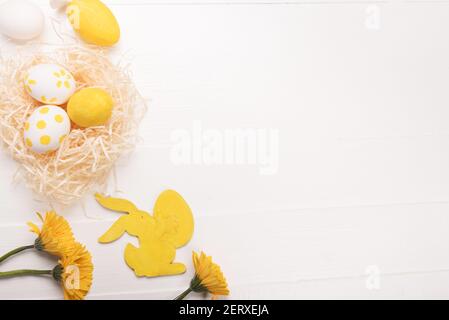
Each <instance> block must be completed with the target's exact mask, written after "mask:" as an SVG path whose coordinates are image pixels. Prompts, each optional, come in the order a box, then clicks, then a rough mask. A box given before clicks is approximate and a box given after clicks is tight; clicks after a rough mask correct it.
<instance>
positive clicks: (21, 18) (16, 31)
mask: <svg viewBox="0 0 449 320" xmlns="http://www.w3.org/2000/svg"><path fill="white" fill-rule="evenodd" d="M44 20H45V19H44V14H43V13H42V10H41V9H40V7H38V6H37V5H35V4H34V3H33V2H31V1H28V0H9V1H6V2H4V3H3V4H1V5H0V32H1V33H3V34H4V35H5V36H7V37H9V38H11V39H14V40H31V39H34V38H36V37H38V36H39V35H40V34H41V33H42V31H43V29H44Z"/></svg>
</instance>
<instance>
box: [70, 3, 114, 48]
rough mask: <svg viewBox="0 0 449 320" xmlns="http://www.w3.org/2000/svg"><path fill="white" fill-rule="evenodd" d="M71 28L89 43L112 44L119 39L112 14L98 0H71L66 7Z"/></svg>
mask: <svg viewBox="0 0 449 320" xmlns="http://www.w3.org/2000/svg"><path fill="white" fill-rule="evenodd" d="M66 12H67V16H68V18H69V21H70V24H71V25H72V27H73V29H74V30H75V31H76V32H78V34H79V35H80V37H81V38H82V39H83V40H84V41H86V42H87V43H90V44H95V45H98V46H113V45H114V44H116V43H117V42H118V41H119V39H120V27H119V25H118V22H117V19H116V18H115V17H114V14H113V13H112V12H111V10H109V8H108V7H107V6H106V5H105V4H103V3H102V2H101V1H99V0H72V1H71V2H70V3H69V5H68V6H67V9H66Z"/></svg>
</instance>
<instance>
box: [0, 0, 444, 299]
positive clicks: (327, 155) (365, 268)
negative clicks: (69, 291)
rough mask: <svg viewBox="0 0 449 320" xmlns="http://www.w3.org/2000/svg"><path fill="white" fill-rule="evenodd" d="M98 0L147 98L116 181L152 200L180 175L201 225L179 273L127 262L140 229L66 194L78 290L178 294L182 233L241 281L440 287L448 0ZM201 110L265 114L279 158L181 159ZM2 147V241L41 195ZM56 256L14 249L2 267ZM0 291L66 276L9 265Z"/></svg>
mask: <svg viewBox="0 0 449 320" xmlns="http://www.w3.org/2000/svg"><path fill="white" fill-rule="evenodd" d="M38 2H39V3H40V4H41V5H42V7H43V8H44V9H45V11H46V12H47V16H48V17H52V18H51V19H55V20H56V21H64V16H62V15H60V14H57V13H54V12H52V11H51V10H50V9H49V7H48V4H47V1H45V0H41V1H38ZM106 2H107V3H108V4H109V5H110V6H111V8H112V10H113V11H114V12H115V14H116V16H117V18H118V19H119V21H120V24H121V27H122V32H123V37H122V40H121V43H120V45H119V46H118V47H117V48H115V49H114V50H113V51H112V52H111V57H112V58H113V59H118V58H123V57H124V59H125V60H126V61H129V62H130V63H131V65H132V67H131V68H132V71H133V78H134V80H135V82H136V84H137V86H138V87H139V89H140V90H141V92H142V94H143V95H144V96H145V97H146V98H147V99H148V101H149V104H150V109H149V112H148V115H147V117H146V118H145V119H144V121H143V123H142V126H141V136H142V138H143V141H142V143H141V144H140V145H139V146H138V148H137V150H136V152H135V153H134V154H133V155H132V156H131V157H129V158H128V159H125V160H124V161H122V162H121V163H120V165H119V166H118V168H117V188H118V189H119V190H120V191H122V193H115V194H116V195H120V196H124V197H128V198H129V199H133V200H134V201H135V202H136V203H137V204H138V205H139V206H140V207H141V208H143V209H148V210H150V209H151V208H152V206H153V203H154V200H155V199H156V197H157V195H158V193H159V192H161V191H162V190H164V189H166V188H173V189H176V190H178V191H179V192H180V193H182V194H183V195H184V196H185V198H186V199H187V200H188V201H189V203H190V204H191V206H192V208H193V210H194V213H195V218H196V231H195V235H194V239H193V240H192V241H191V243H190V244H189V245H188V246H187V247H185V248H183V249H181V250H179V251H178V256H177V260H179V261H181V262H184V263H186V264H187V265H188V268H189V271H188V273H187V274H186V275H183V276H175V277H165V278H155V279H138V278H136V277H135V276H134V274H133V273H132V272H131V270H130V269H129V268H128V267H127V266H126V265H125V263H124V262H123V248H124V246H125V245H126V243H127V242H129V241H131V242H134V241H135V240H133V239H132V238H130V237H128V236H125V237H124V238H122V239H121V240H120V241H119V242H117V243H114V244H111V245H100V244H98V243H97V242H96V239H97V238H98V237H99V236H100V235H101V234H102V232H103V231H104V230H106V229H107V228H108V226H109V225H110V224H111V222H112V221H113V220H114V218H116V216H115V215H114V214H113V213H111V212H107V211H105V210H103V209H101V208H100V207H99V206H98V205H97V204H96V203H95V202H94V201H93V199H92V198H91V197H89V198H87V199H86V200H85V201H84V207H85V210H83V208H82V206H81V205H80V204H79V205H76V206H74V207H72V208H69V209H68V210H66V211H65V212H64V214H65V215H66V217H67V218H68V219H69V220H70V222H71V223H72V225H73V228H74V231H75V234H76V237H77V238H78V239H79V240H80V241H82V242H84V243H85V244H86V245H87V246H88V248H89V249H90V251H91V252H92V253H93V256H94V262H95V280H94V285H93V287H92V291H91V294H90V295H89V298H91V299H113V298H118V299H171V298H173V297H174V296H175V295H176V294H178V293H179V292H180V291H182V290H183V289H184V288H185V287H186V286H187V285H188V283H189V281H190V277H191V275H192V263H191V261H190V254H191V251H192V250H205V251H206V252H207V253H208V254H210V255H213V256H214V258H215V260H216V261H217V262H218V263H219V264H220V265H221V266H222V268H223V270H224V272H225V274H226V276H227V278H228V281H229V285H230V288H231V291H232V295H231V298H234V299H259V298H260V299H270V298H272V299H282V298H285V299H295V298H296V299H303V298H304V299H310V298H338V299H340V298H362V299H365V298H373V299H378V298H387V299H390V298H392V299H397V298H413V299H414V298H449V232H448V231H449V145H448V142H449V126H448V122H449V41H448V38H449V2H448V1H431V0H427V1H426V0H423V1H400V0H387V1H375V2H369V1H364V0H360V1H341V0H328V1H314V0H311V1H301V0H298V1H280V0H279V1H277V0H271V1H261V0H247V1H237V0H235V1H232V0H231V1H220V0H197V1H189V0H164V1H158V0H110V1H106ZM51 19H48V22H47V24H48V25H47V29H46V33H45V35H44V36H43V40H46V41H50V42H51V41H57V37H56V36H55V33H54V30H53V28H52V27H51V23H50V20H51ZM61 28H62V30H67V32H69V33H70V32H71V30H70V29H69V27H68V26H67V25H66V24H62V25H61ZM0 45H1V47H0V49H1V50H2V52H7V51H8V50H9V49H12V48H14V46H15V45H14V44H11V43H8V42H7V41H6V39H4V38H2V40H1V42H0ZM198 126H201V127H202V129H203V130H204V131H209V133H210V130H215V131H214V132H216V133H217V132H218V133H224V132H226V130H235V129H253V130H261V132H271V131H270V130H275V131H274V132H278V133H279V136H278V142H279V143H278V149H275V153H274V155H276V156H278V170H277V171H276V170H275V171H273V172H271V173H273V174H271V175H263V174H261V171H260V168H261V167H260V166H258V165H257V163H256V164H251V163H246V164H245V163H243V164H234V165H232V164H228V165H217V164H212V165H206V164H204V163H203V164H201V163H200V164H194V163H192V164H184V165H179V164H176V163H174V161H173V159H172V158H171V156H170V155H171V152H172V151H173V145H174V141H173V139H172V137H173V134H175V133H177V132H179V130H183V129H185V130H188V132H193V130H194V128H195V127H198ZM217 130H218V131H217ZM276 130H277V131H276ZM192 134H193V133H192ZM259 142H264V141H259ZM276 150H278V151H276ZM231 151H232V150H231ZM258 160H260V159H258ZM0 163H1V164H0V168H1V170H0V252H5V251H7V250H9V249H12V248H14V247H16V246H18V245H23V244H29V243H30V242H31V241H32V240H33V239H34V236H33V235H32V234H30V233H28V232H27V227H26V226H25V222H26V221H28V220H30V219H34V212H35V211H37V210H41V211H45V209H48V207H47V206H46V205H45V204H43V203H39V202H36V201H34V200H33V195H32V194H31V193H30V192H29V191H28V190H27V189H25V188H24V187H23V186H22V185H12V184H11V181H12V176H13V173H14V171H15V164H14V163H13V161H12V160H10V159H9V158H8V157H6V156H5V155H4V154H1V155H0ZM113 189H114V188H113V186H112V185H111V190H113ZM53 264H54V261H53V260H51V259H48V258H47V257H45V256H39V257H36V256H35V254H33V253H24V254H22V255H20V256H19V257H17V258H15V259H13V260H10V261H8V262H6V263H5V264H4V265H2V266H1V270H7V269H14V268H16V267H36V268H46V267H49V266H51V265H53ZM378 273H379V274H378ZM0 298H2V299H23V298H31V299H36V298H51V299H53V298H61V293H60V290H59V288H58V287H57V286H56V285H55V284H53V283H52V281H50V280H48V279H42V278H39V279H34V278H27V279H10V280H3V281H2V282H0ZM192 298H201V297H200V296H195V295H193V296H192Z"/></svg>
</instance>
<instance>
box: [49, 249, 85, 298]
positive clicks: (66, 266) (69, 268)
mask: <svg viewBox="0 0 449 320" xmlns="http://www.w3.org/2000/svg"><path fill="white" fill-rule="evenodd" d="M93 271H94V266H93V264H92V256H91V255H90V253H89V251H87V250H86V248H85V247H84V246H83V245H81V244H80V243H75V246H74V248H73V249H72V250H71V252H70V253H68V254H66V255H64V256H63V257H61V259H60V260H59V265H58V266H57V267H56V268H55V269H54V270H53V277H54V278H55V279H56V280H58V281H60V283H61V285H62V288H63V290H64V299H66V300H82V299H84V297H85V296H86V295H87V293H88V292H89V290H90V287H91V286H92V274H93Z"/></svg>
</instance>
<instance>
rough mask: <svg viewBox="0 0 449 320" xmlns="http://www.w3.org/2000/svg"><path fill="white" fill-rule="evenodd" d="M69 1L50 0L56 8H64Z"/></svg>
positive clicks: (51, 4)
mask: <svg viewBox="0 0 449 320" xmlns="http://www.w3.org/2000/svg"><path fill="white" fill-rule="evenodd" d="M68 3H69V1H68V0H50V6H51V7H52V8H53V9H55V10H60V9H62V8H64V7H65V6H67V4H68Z"/></svg>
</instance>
